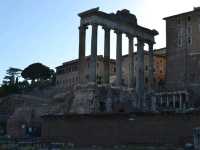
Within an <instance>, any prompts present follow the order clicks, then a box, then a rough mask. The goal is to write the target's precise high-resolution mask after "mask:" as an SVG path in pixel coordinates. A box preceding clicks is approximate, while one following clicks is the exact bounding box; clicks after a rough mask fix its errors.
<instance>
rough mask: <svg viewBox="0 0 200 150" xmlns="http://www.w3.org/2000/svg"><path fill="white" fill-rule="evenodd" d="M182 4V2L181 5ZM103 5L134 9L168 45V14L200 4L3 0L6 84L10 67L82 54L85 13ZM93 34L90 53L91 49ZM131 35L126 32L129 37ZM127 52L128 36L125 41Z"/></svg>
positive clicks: (1, 66)
mask: <svg viewBox="0 0 200 150" xmlns="http://www.w3.org/2000/svg"><path fill="white" fill-rule="evenodd" d="M180 4H181V5H180ZM97 6H99V7H100V10H102V11H106V12H108V13H110V12H116V11H117V10H119V9H129V10H130V11H131V13H134V14H135V15H136V16H137V19H138V24H140V25H142V26H145V27H148V28H150V29H153V28H155V29H156V30H158V31H159V33H160V35H159V36H157V37H156V42H157V44H156V45H155V48H161V47H164V46H165V22H164V21H163V20H162V18H164V17H166V16H170V15H174V14H177V13H182V12H185V11H190V10H192V9H193V7H194V6H200V3H199V2H198V0H151V1H150V0H1V1H0V83H1V81H2V78H3V77H4V76H5V73H6V69H8V68H9V67H18V68H21V69H24V68H25V67H27V66H28V65H29V64H31V63H34V62H41V63H43V64H45V65H47V66H49V67H51V68H55V67H56V66H58V65H61V64H62V63H63V62H64V61H68V60H71V59H75V58H77V57H78V26H79V17H78V16H77V14H78V13H79V12H81V11H85V10H87V9H91V8H94V7H97ZM101 30H102V29H101V28H99V31H100V32H99V40H98V49H99V54H102V49H103V38H102V37H103V31H101ZM90 34H91V32H90V31H88V33H87V44H86V45H87V46H86V49H87V54H89V49H90ZM124 37H125V36H124ZM123 51H124V53H126V52H127V40H126V38H124V40H123ZM111 53H112V54H111V56H112V57H114V55H115V36H114V34H112V36H111Z"/></svg>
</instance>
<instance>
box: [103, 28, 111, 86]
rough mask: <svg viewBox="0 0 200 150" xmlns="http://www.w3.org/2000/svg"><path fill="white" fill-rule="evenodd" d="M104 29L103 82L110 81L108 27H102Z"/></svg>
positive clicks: (107, 82)
mask: <svg viewBox="0 0 200 150" xmlns="http://www.w3.org/2000/svg"><path fill="white" fill-rule="evenodd" d="M103 29H104V31H105V37H104V83H106V84H109V82H110V29H109V28H107V27H103Z"/></svg>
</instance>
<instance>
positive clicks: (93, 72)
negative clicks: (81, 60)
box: [89, 24, 98, 83]
mask: <svg viewBox="0 0 200 150" xmlns="http://www.w3.org/2000/svg"><path fill="white" fill-rule="evenodd" d="M97 30H98V25H97V24H92V38H91V57H90V75H89V78H90V82H92V83H96V70H97V69H96V66H97Z"/></svg>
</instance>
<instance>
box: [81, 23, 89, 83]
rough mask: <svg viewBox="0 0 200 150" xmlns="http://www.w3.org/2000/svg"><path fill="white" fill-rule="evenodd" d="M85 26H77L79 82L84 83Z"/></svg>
mask: <svg viewBox="0 0 200 150" xmlns="http://www.w3.org/2000/svg"><path fill="white" fill-rule="evenodd" d="M86 29H87V26H83V25H81V26H80V27H79V78H80V79H79V80H80V81H79V82H80V84H83V83H85V38H86Z"/></svg>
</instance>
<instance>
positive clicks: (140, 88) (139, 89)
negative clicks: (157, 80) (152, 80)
mask: <svg viewBox="0 0 200 150" xmlns="http://www.w3.org/2000/svg"><path fill="white" fill-rule="evenodd" d="M137 47H138V48H137V58H138V59H137V71H136V93H137V96H138V103H139V107H140V108H143V106H144V41H143V40H142V39H140V38H138V44H137Z"/></svg>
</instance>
